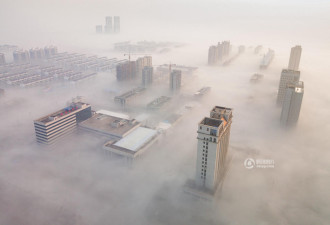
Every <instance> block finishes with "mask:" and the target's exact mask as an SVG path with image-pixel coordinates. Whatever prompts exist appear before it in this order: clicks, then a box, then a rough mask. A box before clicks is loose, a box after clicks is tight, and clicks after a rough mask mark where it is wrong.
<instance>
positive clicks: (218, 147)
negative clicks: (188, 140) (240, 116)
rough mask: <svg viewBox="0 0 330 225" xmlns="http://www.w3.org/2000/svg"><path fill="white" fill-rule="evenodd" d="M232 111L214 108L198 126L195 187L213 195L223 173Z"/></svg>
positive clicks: (218, 107)
mask: <svg viewBox="0 0 330 225" xmlns="http://www.w3.org/2000/svg"><path fill="white" fill-rule="evenodd" d="M232 118H233V114H232V109H230V108H225V107H220V106H215V107H214V108H213V109H212V110H211V112H210V117H205V118H204V119H203V120H202V121H201V122H200V123H199V125H198V131H197V133H198V135H197V139H198V146H197V162H196V180H195V183H196V185H197V187H199V188H202V189H206V190H208V191H211V192H212V193H214V192H215V191H216V190H217V187H218V185H219V183H220V181H221V180H222V178H223V175H224V173H225V163H226V155H227V151H228V146H229V137H230V128H231V123H232Z"/></svg>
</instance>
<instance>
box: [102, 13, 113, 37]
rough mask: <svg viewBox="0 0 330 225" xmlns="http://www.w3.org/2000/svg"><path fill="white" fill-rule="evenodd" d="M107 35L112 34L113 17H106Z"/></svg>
mask: <svg viewBox="0 0 330 225" xmlns="http://www.w3.org/2000/svg"><path fill="white" fill-rule="evenodd" d="M104 32H105V33H108V34H110V33H112V16H107V17H105V26H104Z"/></svg>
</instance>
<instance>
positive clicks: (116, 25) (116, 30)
mask: <svg viewBox="0 0 330 225" xmlns="http://www.w3.org/2000/svg"><path fill="white" fill-rule="evenodd" d="M113 32H114V33H119V32H120V17H119V16H115V17H114V27H113Z"/></svg>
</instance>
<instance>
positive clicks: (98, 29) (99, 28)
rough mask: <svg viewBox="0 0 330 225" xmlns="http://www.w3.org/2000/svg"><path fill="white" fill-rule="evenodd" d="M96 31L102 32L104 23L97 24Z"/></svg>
mask: <svg viewBox="0 0 330 225" xmlns="http://www.w3.org/2000/svg"><path fill="white" fill-rule="evenodd" d="M95 31H96V33H97V34H102V32H103V29H102V25H96V27H95Z"/></svg>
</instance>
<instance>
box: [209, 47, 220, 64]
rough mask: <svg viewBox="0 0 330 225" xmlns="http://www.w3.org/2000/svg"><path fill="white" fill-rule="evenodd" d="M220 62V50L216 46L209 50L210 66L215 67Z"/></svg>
mask: <svg viewBox="0 0 330 225" xmlns="http://www.w3.org/2000/svg"><path fill="white" fill-rule="evenodd" d="M217 61H218V48H217V47H216V46H214V45H212V46H210V48H209V57H208V64H209V65H210V66H211V65H215V64H216V63H217Z"/></svg>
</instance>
